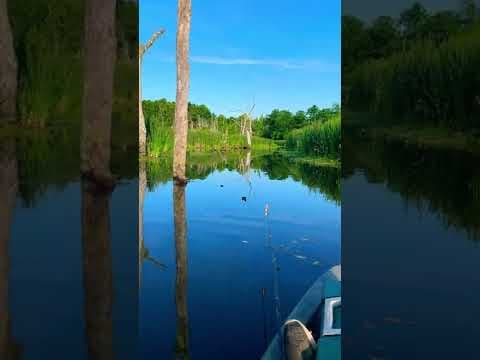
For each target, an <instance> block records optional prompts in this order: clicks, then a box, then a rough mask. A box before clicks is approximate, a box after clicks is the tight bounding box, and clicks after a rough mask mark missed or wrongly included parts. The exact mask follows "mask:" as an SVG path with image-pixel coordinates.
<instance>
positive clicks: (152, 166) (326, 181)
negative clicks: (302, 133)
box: [147, 152, 340, 203]
mask: <svg viewBox="0 0 480 360" xmlns="http://www.w3.org/2000/svg"><path fill="white" fill-rule="evenodd" d="M189 160H190V161H189V162H188V163H187V176H188V178H189V179H192V180H201V179H205V178H207V177H208V176H209V175H210V174H211V173H212V172H214V171H224V170H229V171H238V172H239V173H240V174H242V175H244V176H245V177H246V179H247V181H248V179H249V177H248V176H249V174H250V170H259V171H263V172H265V173H266V174H267V176H268V177H269V178H270V179H276V180H283V179H287V178H288V177H290V178H292V179H293V180H294V181H298V182H301V183H302V184H304V185H305V186H307V187H308V188H309V189H310V190H312V191H318V192H321V193H323V194H324V195H325V196H326V198H327V199H329V200H332V201H334V202H336V203H340V169H339V168H335V167H323V166H315V165H312V164H308V163H301V162H299V161H296V160H292V159H288V158H286V157H285V156H282V155H281V154H270V155H260V156H255V153H254V154H253V156H252V154H250V153H247V152H245V153H233V154H230V153H229V154H223V155H221V154H214V155H211V154H209V155H204V156H199V155H197V156H196V157H191V158H190V159H189ZM170 168H171V159H168V158H163V159H158V160H154V161H149V162H148V163H147V178H148V179H147V183H148V188H149V189H151V190H152V189H154V188H155V186H156V185H158V184H165V183H167V182H169V181H171V169H170Z"/></svg>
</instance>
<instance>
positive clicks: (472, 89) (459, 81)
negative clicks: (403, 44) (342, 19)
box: [347, 26, 480, 130]
mask: <svg viewBox="0 0 480 360" xmlns="http://www.w3.org/2000/svg"><path fill="white" fill-rule="evenodd" d="M479 63H480V26H477V27H475V28H474V29H471V30H470V31H469V32H468V33H465V34H461V35H458V36H456V37H454V38H451V39H450V40H448V41H446V42H444V43H442V44H441V45H439V46H437V45H436V44H435V43H434V42H433V41H429V40H425V41H422V42H420V43H418V44H417V46H415V47H414V48H412V49H410V50H409V51H407V52H403V53H398V54H396V55H395V56H391V57H389V58H385V59H380V60H375V61H371V62H368V63H365V64H363V65H361V66H359V67H358V68H357V69H356V70H355V71H354V72H353V73H352V74H350V75H349V85H350V89H349V95H348V98H349V99H348V101H347V106H348V107H349V109H350V110H355V111H366V112H373V113H380V114H384V115H385V117H384V121H392V120H387V119H394V120H395V121H397V122H401V123H415V124H417V125H425V124H431V125H435V126H443V127H448V128H451V129H460V130H465V129H472V128H475V129H478V128H479V127H480V122H479V120H478V119H479V116H480V102H479V98H478V91H477V90H478V89H479V87H480V73H479V72H478V64H479Z"/></svg>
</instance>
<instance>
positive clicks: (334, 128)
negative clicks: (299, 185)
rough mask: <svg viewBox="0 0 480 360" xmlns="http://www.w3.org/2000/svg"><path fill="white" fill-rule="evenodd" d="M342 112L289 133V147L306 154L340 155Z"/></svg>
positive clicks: (337, 156)
mask: <svg viewBox="0 0 480 360" xmlns="http://www.w3.org/2000/svg"><path fill="white" fill-rule="evenodd" d="M341 133H342V129H341V121H340V114H337V115H335V116H333V117H331V118H330V119H329V120H327V121H325V122H320V121H317V122H315V123H313V124H311V125H308V126H305V127H303V128H301V129H297V130H293V131H292V132H290V133H289V134H288V135H287V143H286V144H287V149H289V150H292V151H296V152H299V153H301V154H305V155H313V156H327V157H336V158H339V157H340V144H341Z"/></svg>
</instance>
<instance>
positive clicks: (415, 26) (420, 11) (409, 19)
mask: <svg viewBox="0 0 480 360" xmlns="http://www.w3.org/2000/svg"><path fill="white" fill-rule="evenodd" d="M428 17H429V14H428V11H427V9H426V8H425V7H424V6H423V5H422V4H420V3H419V2H415V3H414V4H413V5H412V6H411V7H410V8H408V9H406V10H404V11H403V12H402V13H401V14H400V19H399V25H400V27H401V29H402V32H403V35H404V36H405V38H407V39H420V38H421V37H423V35H424V30H425V25H426V24H427V21H428Z"/></svg>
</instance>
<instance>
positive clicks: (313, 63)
mask: <svg viewBox="0 0 480 360" xmlns="http://www.w3.org/2000/svg"><path fill="white" fill-rule="evenodd" d="M163 60H164V61H168V62H171V61H174V58H173V57H168V58H163ZM190 61H191V62H192V63H196V64H210V65H243V66H245V65H250V66H270V67H276V68H280V69H293V70H302V69H308V70H315V71H320V72H337V71H339V70H340V66H339V65H336V64H332V63H328V62H325V61H321V60H289V59H255V58H225V57H219V56H191V57H190Z"/></svg>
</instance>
